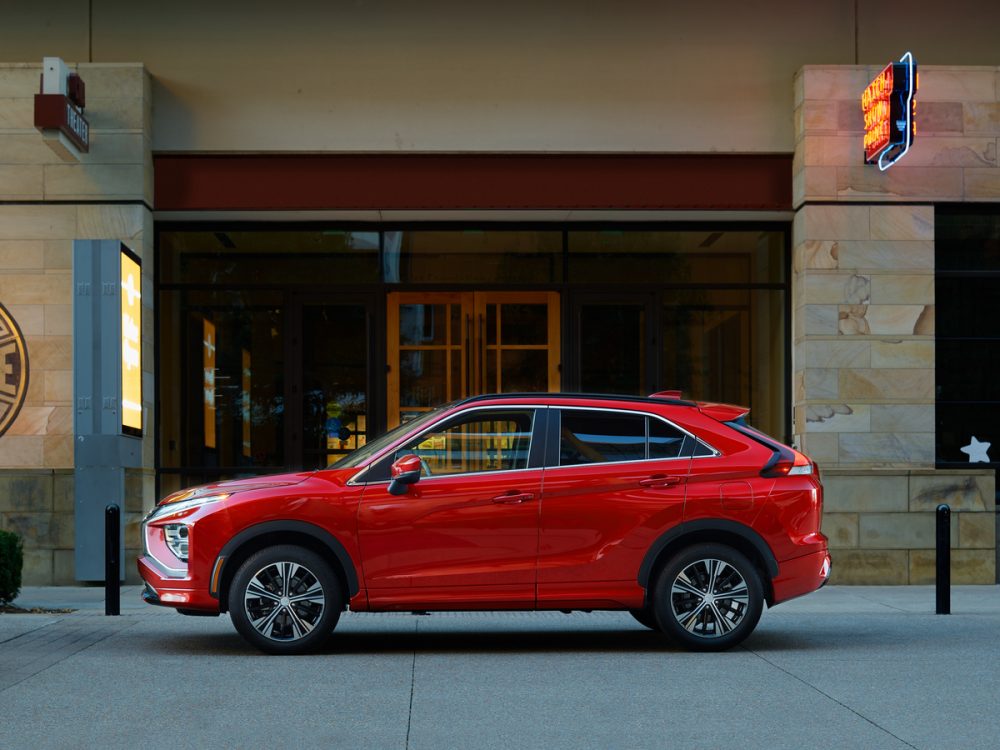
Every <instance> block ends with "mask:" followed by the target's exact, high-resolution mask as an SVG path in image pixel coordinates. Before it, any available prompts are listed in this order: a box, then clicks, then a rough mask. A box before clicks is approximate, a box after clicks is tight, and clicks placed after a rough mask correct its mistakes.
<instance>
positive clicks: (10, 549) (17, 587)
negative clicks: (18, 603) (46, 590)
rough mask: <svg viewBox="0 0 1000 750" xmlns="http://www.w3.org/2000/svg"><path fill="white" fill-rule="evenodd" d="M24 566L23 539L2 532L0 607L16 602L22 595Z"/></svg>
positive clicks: (0, 537) (10, 533)
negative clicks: (22, 569)
mask: <svg viewBox="0 0 1000 750" xmlns="http://www.w3.org/2000/svg"><path fill="white" fill-rule="evenodd" d="M23 565H24V549H23V548H22V547H21V537H19V536H18V535H17V534H15V533H14V532H13V531H3V530H0V606H2V605H4V604H9V603H10V602H12V601H14V599H16V598H17V595H18V594H19V593H20V591H21V568H22V567H23Z"/></svg>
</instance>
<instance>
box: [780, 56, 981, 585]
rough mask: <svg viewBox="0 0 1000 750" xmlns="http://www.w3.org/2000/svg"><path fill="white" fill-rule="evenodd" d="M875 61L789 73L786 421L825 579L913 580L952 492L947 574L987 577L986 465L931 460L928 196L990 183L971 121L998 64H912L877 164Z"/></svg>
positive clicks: (959, 197)
mask: <svg viewBox="0 0 1000 750" xmlns="http://www.w3.org/2000/svg"><path fill="white" fill-rule="evenodd" d="M881 67H882V66H872V67H865V66H837V67H824V66H807V67H805V68H803V69H802V70H801V71H800V72H799V73H798V75H797V76H796V79H795V106H796V108H795V132H796V146H795V159H794V177H793V202H794V207H795V220H794V225H793V233H792V234H793V240H792V244H793V268H794V276H793V282H792V297H793V347H792V366H793V382H794V389H793V391H794V393H793V403H794V432H795V435H796V439H797V440H798V442H799V444H800V445H801V446H802V448H803V450H805V451H806V452H807V453H809V454H810V455H811V456H812V457H813V458H815V459H816V460H817V461H818V462H819V463H820V465H821V467H822V469H823V470H824V483H825V486H826V488H827V495H826V514H825V517H824V530H825V532H826V533H827V534H828V536H830V538H831V544H832V546H833V548H834V549H835V554H834V559H835V566H834V569H835V578H834V580H835V581H839V582H870V583H906V582H913V583H916V582H926V581H927V576H928V574H929V573H928V555H930V561H931V563H932V562H933V552H932V551H931V549H932V548H933V545H934V534H933V532H934V529H933V508H934V506H935V505H936V502H935V498H941V501H944V500H945V499H947V498H948V497H952V498H955V500H956V507H955V509H956V510H958V511H960V514H959V517H958V518H957V519H956V520H957V522H956V523H955V533H954V539H953V542H954V544H955V545H956V546H961V547H962V549H961V550H960V551H957V552H956V553H955V556H954V562H955V566H956V571H955V575H954V579H955V580H956V581H966V582H978V583H987V582H988V583H992V582H993V581H994V577H995V566H994V549H995V538H994V534H993V533H992V532H991V531H990V530H988V529H987V526H989V527H990V528H992V526H990V522H991V521H992V511H993V477H992V472H982V471H975V470H973V469H971V468H970V471H968V472H939V471H934V462H935V421H934V399H935V390H934V375H935V350H934V203H936V202H940V201H963V200H969V199H978V198H986V197H988V193H989V189H987V188H984V186H990V185H992V186H993V187H992V189H993V190H994V191H996V190H997V186H998V184H1000V183H997V182H996V181H995V180H996V177H997V176H998V175H1000V170H998V169H997V153H996V147H997V137H996V136H997V133H994V134H993V136H992V137H989V136H984V135H983V134H982V133H980V132H979V131H978V130H976V128H981V127H982V119H983V115H982V112H983V111H984V107H986V106H987V105H986V102H996V101H997V92H996V84H997V80H998V79H1000V76H998V70H997V69H995V68H986V69H979V68H924V69H922V70H921V72H920V84H921V85H920V89H919V91H918V95H917V98H918V105H917V112H918V121H917V123H918V124H917V128H918V130H917V132H918V136H917V140H916V142H915V145H914V147H913V148H912V149H911V151H910V153H908V154H907V155H906V156H905V157H904V159H903V160H901V161H900V162H899V163H898V164H897V165H895V166H893V167H892V168H890V169H889V170H888V171H886V172H881V171H880V170H879V169H878V168H877V167H875V166H866V165H865V164H864V163H863V147H862V134H863V121H862V116H861V107H860V97H861V92H862V91H863V90H864V88H865V86H866V85H867V84H868V82H869V81H870V80H871V79H872V78H873V77H874V76H875V75H876V74H877V73H878V71H879V70H881ZM993 106H994V107H995V106H996V105H995V104H994V105H993ZM988 111H990V112H995V111H996V110H994V109H989V110H988ZM970 118H972V119H973V120H975V122H973V123H972V125H970V122H971V120H970ZM977 123H978V124H977ZM998 130H1000V128H998ZM970 191H971V192H970ZM975 191H978V192H975ZM995 194H996V193H994V195H995ZM963 524H964V525H965V526H966V527H967V528H968V529H970V530H971V529H972V528H973V527H974V528H975V529H976V530H977V531H976V532H972V531H969V532H968V533H967V534H966V535H965V536H964V537H962V536H961V535H960V534H959V533H958V532H959V529H960V528H961V527H962V525H963Z"/></svg>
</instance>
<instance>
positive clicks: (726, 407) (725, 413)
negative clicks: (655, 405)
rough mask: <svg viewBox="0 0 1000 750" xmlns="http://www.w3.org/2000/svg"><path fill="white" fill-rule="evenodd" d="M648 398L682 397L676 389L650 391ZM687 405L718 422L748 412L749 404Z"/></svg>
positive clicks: (696, 403) (670, 398) (672, 398)
mask: <svg viewBox="0 0 1000 750" xmlns="http://www.w3.org/2000/svg"><path fill="white" fill-rule="evenodd" d="M649 398H659V399H663V400H664V401H680V400H682V399H683V396H682V395H681V392H680V391H678V390H672V391H659V392H657V393H650V394H649ZM687 403H688V405H689V406H696V407H698V411H700V412H701V413H702V414H704V415H705V416H707V417H711V418H712V419H715V420H718V421H719V422H736V421H738V420H741V419H743V418H744V417H746V415H747V414H749V413H750V407H749V406H734V405H733V404H713V403H710V402H708V401H689V402H687Z"/></svg>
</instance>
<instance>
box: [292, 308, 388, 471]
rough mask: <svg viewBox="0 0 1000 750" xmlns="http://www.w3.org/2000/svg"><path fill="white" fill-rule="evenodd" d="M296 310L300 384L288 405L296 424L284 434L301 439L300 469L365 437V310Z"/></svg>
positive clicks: (321, 462) (345, 450) (356, 444)
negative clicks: (297, 420) (295, 414)
mask: <svg viewBox="0 0 1000 750" xmlns="http://www.w3.org/2000/svg"><path fill="white" fill-rule="evenodd" d="M296 312H299V313H300V314H301V316H302V319H301V323H300V324H299V330H301V332H302V334H301V335H302V338H301V344H300V353H299V355H298V356H299V358H300V360H301V362H302V385H301V392H300V394H296V393H292V394H291V396H292V398H291V402H292V408H293V410H294V411H296V412H298V415H300V416H301V419H302V424H301V429H292V430H289V433H288V434H289V437H291V438H292V439H296V438H298V436H299V435H301V439H302V441H303V443H302V446H301V448H300V449H299V450H300V451H301V456H302V460H301V465H302V466H304V467H306V468H322V467H324V466H328V465H330V464H331V463H333V462H334V461H336V460H337V459H339V458H340V457H342V456H343V455H345V454H346V453H349V452H350V451H352V450H354V449H355V448H360V447H361V446H362V445H364V444H365V442H366V440H367V438H368V429H369V426H368V418H369V413H368V398H367V394H368V351H369V347H368V341H369V337H368V310H367V308H366V307H365V305H363V304H311V303H309V302H306V303H304V304H303V305H302V306H301V308H300V309H299V310H296ZM293 343H294V342H293ZM295 453H296V451H295V446H292V450H291V451H290V454H292V455H294V454H295Z"/></svg>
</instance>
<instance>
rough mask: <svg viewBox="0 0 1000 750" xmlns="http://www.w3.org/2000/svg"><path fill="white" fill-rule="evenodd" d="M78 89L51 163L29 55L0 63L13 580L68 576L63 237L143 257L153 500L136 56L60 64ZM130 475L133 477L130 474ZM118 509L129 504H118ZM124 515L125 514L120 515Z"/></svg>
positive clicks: (69, 328)
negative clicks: (14, 413)
mask: <svg viewBox="0 0 1000 750" xmlns="http://www.w3.org/2000/svg"><path fill="white" fill-rule="evenodd" d="M71 67H73V68H76V69H77V70H78V71H79V73H80V75H81V76H82V77H83V79H84V81H85V82H86V86H87V109H86V114H87V116H88V118H89V120H90V123H91V150H90V153H89V154H86V155H83V156H82V157H81V159H80V161H79V163H66V162H64V161H62V160H61V159H60V158H59V157H58V156H57V155H56V154H55V153H54V152H53V151H52V150H51V149H49V147H48V146H46V145H45V143H44V141H43V140H42V136H41V134H40V133H39V132H38V131H37V130H36V129H35V128H34V124H33V118H34V114H33V113H34V94H35V93H36V92H37V91H38V88H39V76H40V75H41V64H40V62H39V63H38V64H0V303H2V304H3V305H4V306H5V307H6V308H7V309H8V310H9V311H10V313H11V314H12V316H13V317H14V319H15V320H16V321H17V323H18V325H19V327H20V328H21V331H22V333H23V334H24V337H25V341H26V346H27V355H28V366H29V387H28V392H27V396H26V398H25V402H24V406H23V408H22V409H21V412H20V414H19V415H18V417H17V418H16V420H15V421H14V422H13V423H12V424H11V425H10V428H9V429H8V431H7V432H6V433H5V434H4V435H3V436H0V528H9V529H12V530H14V531H17V532H18V533H20V534H21V535H22V536H23V537H24V545H25V553H26V560H25V571H24V572H25V577H24V580H25V583H26V584H46V583H63V584H66V583H73V582H75V576H74V571H73V530H74V520H73V518H74V516H73V490H72V481H73V416H74V414H73V409H74V406H73V268H72V264H73V240H74V239H113V238H117V239H121V240H122V241H123V242H125V243H126V244H127V245H128V246H129V247H131V248H132V249H133V250H134V251H135V252H136V253H137V254H138V255H139V256H140V257H143V258H145V259H146V260H145V262H144V263H143V279H142V294H143V304H144V311H145V314H144V317H143V331H142V346H143V363H144V372H143V391H144V392H143V402H144V404H143V406H144V414H145V419H146V438H145V439H144V440H143V465H144V467H145V468H144V469H143V470H142V471H140V472H139V473H138V474H137V479H134V478H133V479H131V480H130V482H131V484H130V488H131V490H132V493H130V494H132V495H133V499H131V500H130V502H129V503H127V506H126V521H127V524H128V525H127V536H126V539H127V542H126V544H127V546H128V547H129V548H130V549H135V548H137V546H138V531H137V526H136V523H135V518H134V515H135V514H136V513H137V512H138V511H141V507H138V508H136V507H134V506H136V505H139V506H141V505H142V504H147V505H151V504H152V502H153V500H154V497H153V495H154V475H153V466H154V456H153V423H152V415H153V411H152V406H153V398H154V393H155V388H154V363H153V257H152V247H153V242H152V238H153V217H152V212H151V209H150V206H151V205H152V190H153V182H152V155H151V150H150V149H151V135H152V133H151V126H150V122H151V118H150V110H151V96H150V91H151V88H150V81H149V75H148V73H147V72H146V71H145V69H144V68H143V66H142V65H137V64H136V65H106V64H81V65H79V66H76V65H71ZM136 482H138V483H136ZM130 506H132V507H131V509H130ZM130 514H131V515H130Z"/></svg>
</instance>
